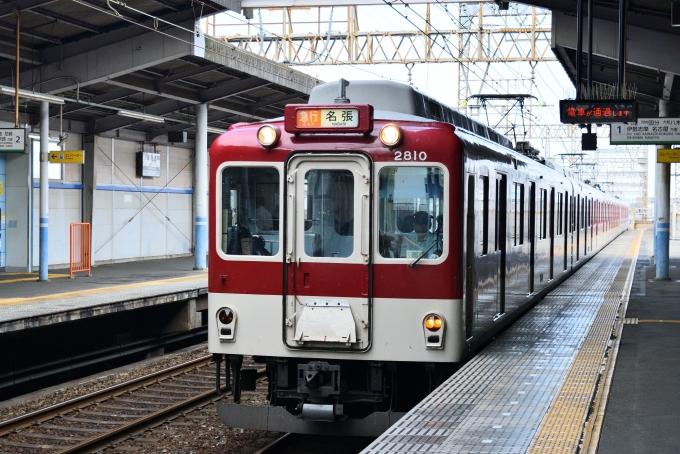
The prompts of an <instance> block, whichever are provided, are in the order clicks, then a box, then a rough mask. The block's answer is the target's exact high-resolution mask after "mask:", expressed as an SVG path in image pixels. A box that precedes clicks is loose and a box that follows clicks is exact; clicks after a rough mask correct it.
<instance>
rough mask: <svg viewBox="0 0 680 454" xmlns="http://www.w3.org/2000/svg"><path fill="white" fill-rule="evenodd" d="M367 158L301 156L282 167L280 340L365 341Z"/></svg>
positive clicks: (354, 346) (364, 345)
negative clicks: (282, 276) (282, 291)
mask: <svg viewBox="0 0 680 454" xmlns="http://www.w3.org/2000/svg"><path fill="white" fill-rule="evenodd" d="M370 183H371V163H370V161H369V159H368V158H367V157H365V156H364V155H359V154H343V155H333V154H301V155H297V156H294V157H293V158H292V159H290V161H289V162H288V165H287V167H286V210H285V222H286V230H285V256H284V261H285V263H284V270H285V271H284V272H285V284H286V289H285V307H284V311H283V316H284V319H283V323H284V342H285V343H286V345H287V346H288V347H289V348H302V349H305V348H310V349H316V350H318V349H324V348H333V349H349V350H366V349H368V348H369V346H370V323H369V320H370V314H371V295H370V294H369V292H370V288H371V286H370V283H369V279H370V263H371V257H370V242H369V240H370V233H369V232H370V220H371V215H370V214H371V213H370V212H371V184H370Z"/></svg>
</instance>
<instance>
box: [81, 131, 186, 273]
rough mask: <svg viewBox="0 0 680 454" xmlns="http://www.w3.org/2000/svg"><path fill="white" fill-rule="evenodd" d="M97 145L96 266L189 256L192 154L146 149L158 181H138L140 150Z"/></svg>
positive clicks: (115, 143) (118, 143)
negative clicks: (156, 157)
mask: <svg viewBox="0 0 680 454" xmlns="http://www.w3.org/2000/svg"><path fill="white" fill-rule="evenodd" d="M96 145H97V146H95V159H96V161H95V162H96V171H97V177H96V179H97V191H96V194H95V197H94V200H95V210H94V225H95V227H94V232H95V241H94V243H95V246H94V253H95V255H94V257H95V261H96V262H106V261H112V260H113V261H118V260H135V259H143V258H147V257H164V256H172V255H181V254H190V253H191V252H192V237H193V223H192V213H193V206H192V198H193V196H192V194H191V192H192V191H191V188H192V166H191V164H190V162H191V159H192V154H193V153H192V151H191V150H187V149H185V148H176V147H166V146H163V147H156V148H153V147H150V146H149V145H145V146H144V147H145V148H144V150H145V151H155V152H157V153H159V154H160V155H161V176H160V177H157V178H140V177H137V174H136V167H135V166H136V159H135V158H136V153H137V152H138V151H140V150H142V145H140V144H139V143H137V142H131V141H125V140H120V139H105V138H97V142H96ZM107 156H108V157H111V158H112V160H113V163H112V162H111V160H109V159H108V158H107ZM114 163H115V164H114ZM159 191H160V193H159ZM149 200H151V202H149ZM130 219H132V220H131V221H130ZM168 219H169V220H168ZM117 232H118V233H117Z"/></svg>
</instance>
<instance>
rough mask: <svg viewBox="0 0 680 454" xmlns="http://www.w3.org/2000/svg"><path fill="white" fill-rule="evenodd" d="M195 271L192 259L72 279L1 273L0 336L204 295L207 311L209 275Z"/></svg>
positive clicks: (125, 266) (112, 268)
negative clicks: (43, 279) (46, 279)
mask: <svg viewBox="0 0 680 454" xmlns="http://www.w3.org/2000/svg"><path fill="white" fill-rule="evenodd" d="M193 267H194V258H193V257H180V258H169V259H157V260H143V261H135V262H125V263H116V264H107V265H100V266H96V267H93V268H92V275H91V276H89V277H88V276H86V275H85V274H84V273H77V274H76V275H74V278H73V279H70V278H69V273H68V270H55V271H52V270H51V272H50V273H49V279H50V281H49V282H40V281H38V274H37V273H0V334H4V333H9V332H14V331H19V330H25V329H29V328H36V327H41V326H48V325H52V324H56V323H61V322H67V321H73V320H79V319H84V318H88V317H95V316H98V315H105V314H110V313H114V312H121V311H124V310H130V309H137V308H141V307H149V306H156V305H162V304H167V303H173V302H176V301H184V300H190V299H199V297H201V296H204V298H205V300H206V308H207V293H208V275H207V272H206V271H205V270H202V271H201V270H198V271H197V270H194V269H193ZM197 310H200V307H198V308H197Z"/></svg>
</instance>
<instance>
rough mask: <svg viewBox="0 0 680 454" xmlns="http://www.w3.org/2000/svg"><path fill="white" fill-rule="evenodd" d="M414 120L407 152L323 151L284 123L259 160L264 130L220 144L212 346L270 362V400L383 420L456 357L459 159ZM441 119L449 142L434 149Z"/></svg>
mask: <svg viewBox="0 0 680 454" xmlns="http://www.w3.org/2000/svg"><path fill="white" fill-rule="evenodd" d="M383 125H384V123H383V124H379V122H376V129H377V128H380V127H381V126H383ZM405 128H406V129H409V131H407V133H406V134H405V138H404V148H407V149H408V148H410V147H411V146H412V147H414V149H415V145H414V143H420V144H421V146H420V147H419V149H416V151H417V152H418V154H417V155H416V153H415V152H409V158H410V159H409V160H408V161H406V162H405V161H404V158H405V157H406V156H405V152H403V151H401V152H400V153H399V154H397V153H395V152H393V151H392V150H390V149H389V148H387V147H385V146H384V145H383V144H382V143H380V142H379V141H378V139H377V134H374V135H373V136H371V137H372V140H371V141H370V142H369V143H367V140H366V138H365V137H361V136H359V137H355V136H352V139H351V140H350V139H348V138H347V137H341V138H340V139H341V140H340V139H338V137H330V138H324V140H326V141H327V142H330V144H326V145H325V146H322V145H320V143H319V140H316V141H312V140H309V141H308V142H307V143H305V142H304V140H300V139H299V138H298V139H297V140H296V143H295V144H293V143H291V142H292V141H293V140H294V139H293V138H291V137H290V136H289V135H287V134H285V133H284V134H282V135H281V139H280V145H279V146H278V147H275V148H271V149H269V150H267V151H266V152H265V153H266V157H267V161H257V160H256V159H254V157H253V156H259V157H261V156H262V155H263V150H262V147H260V146H258V145H257V144H253V137H254V136H255V131H256V127H243V128H237V129H235V130H234V131H231V132H230V133H229V134H226V135H225V136H222V137H221V138H220V139H218V142H217V144H216V145H213V150H211V164H212V165H213V166H214V169H213V175H214V178H215V180H214V181H216V182H217V185H216V186H215V187H214V191H211V192H214V193H215V194H212V193H211V198H212V197H213V196H214V200H211V204H213V206H214V207H216V208H217V209H216V210H215V211H214V212H215V213H216V214H217V216H216V219H214V220H212V221H211V241H212V242H213V244H214V246H215V251H214V254H213V253H212V251H211V262H210V268H211V273H210V276H211V277H210V296H209V304H210V311H209V312H210V313H211V314H216V319H215V321H214V322H213V326H211V330H210V336H209V347H210V351H211V352H213V353H217V354H218V355H226V356H227V357H228V358H229V359H230V361H231V362H232V363H233V364H234V365H235V366H237V367H238V365H239V364H240V358H241V357H242V356H243V355H252V356H254V357H255V358H256V359H257V360H259V361H262V362H265V363H266V367H267V373H268V377H269V400H270V402H271V404H272V406H281V407H285V408H286V409H287V410H288V411H289V412H290V413H292V414H295V415H300V416H302V418H303V419H306V420H308V421H309V420H324V421H331V420H332V421H337V420H338V419H344V418H347V417H349V418H362V417H365V416H367V415H371V417H372V418H374V419H375V418H378V419H380V418H382V421H383V424H388V425H389V418H390V417H391V416H390V413H391V412H394V411H395V410H406V409H408V408H409V407H410V406H411V405H413V404H415V403H416V402H417V401H419V400H420V399H421V398H423V397H425V395H427V393H428V392H429V391H431V390H432V389H433V388H434V387H435V386H436V384H438V383H439V382H441V381H442V380H443V378H444V377H445V376H447V375H448V374H449V373H450V372H451V371H452V368H451V364H452V363H454V362H456V361H459V360H460V359H461V355H462V331H461V326H460V323H459V321H460V319H461V317H462V312H461V311H462V300H461V298H460V295H459V296H458V298H457V299H454V298H453V297H454V296H455V295H456V290H455V289H456V288H458V292H459V293H460V283H461V282H462V281H461V279H460V275H461V271H460V269H457V270H456V266H457V265H458V264H459V262H460V260H459V259H458V260H457V259H456V257H460V256H461V247H460V245H459V244H458V242H457V241H450V240H449V239H450V238H460V233H459V231H458V230H457V229H458V228H459V227H458V226H459V225H460V223H459V216H457V215H456V213H460V212H461V209H462V198H461V197H459V196H455V194H460V193H461V192H460V188H459V187H458V185H459V182H460V179H459V178H453V177H451V175H454V176H455V175H459V174H460V171H461V169H462V155H461V154H460V153H456V152H455V150H452V149H448V150H447V149H442V147H441V144H445V143H448V144H455V140H452V138H454V136H453V128H451V127H450V126H449V125H444V127H443V128H442V125H441V124H440V125H439V126H437V125H434V124H430V125H429V126H428V127H426V128H424V127H422V126H421V125H415V124H414V125H410V127H406V126H405ZM428 129H429V130H428ZM436 129H439V130H440V131H439V132H438V134H440V135H442V136H444V135H445V136H448V140H443V139H442V140H439V141H436V143H437V147H436V148H435V149H431V148H428V145H427V144H426V142H425V141H424V140H423V138H424V137H431V136H432V133H433V130H436ZM249 136H250V137H249ZM454 139H455V138H454ZM334 140H335V141H338V142H340V143H342V150H340V151H336V149H337V148H339V146H338V145H337V144H335V143H334V142H333V141H334ZM352 140H356V141H357V142H362V143H359V144H356V145H352V144H351V142H352ZM411 142H413V143H411ZM329 145H330V146H329ZM449 146H451V145H449ZM324 147H325V148H324ZM414 156H415V158H414ZM226 157H229V159H226ZM260 159H261V158H260ZM447 160H448V162H446V161H447ZM416 223H420V224H421V227H418V226H416V225H415V224H416ZM422 225H424V228H423V227H422ZM213 234H214V236H212V235H213ZM458 268H459V267H458ZM279 276H280V277H279ZM456 286H458V287H456ZM225 322H226V323H225ZM233 372H234V373H235V374H236V373H238V370H237V369H236V370H234V371H233ZM236 410H237V409H234V408H231V410H229V412H235V411H236ZM278 410H280V409H275V408H273V407H267V408H266V409H265V410H262V411H264V412H271V411H278ZM226 412H227V411H226V410H224V411H222V412H221V415H222V417H223V419H224V420H225V422H227V424H228V425H232V426H233V424H232V423H229V422H228V420H227V419H225V416H224V414H223V413H226ZM277 414H278V415H279V417H280V419H286V420H288V421H290V418H289V417H287V416H281V414H280V413H277ZM260 416H261V418H256V419H264V420H268V419H270V418H269V416H271V415H269V414H267V415H266V416H263V415H260ZM226 417H227V418H228V416H226ZM240 417H241V416H237V417H236V418H240ZM293 419H295V418H293ZM385 421H387V422H385ZM235 423H237V424H238V421H235ZM236 427H243V425H242V421H241V425H237V426H236ZM250 427H251V428H253V427H258V426H252V425H251V426H250ZM277 427H278V428H279V429H281V427H282V426H277ZM268 428H269V429H272V427H271V426H270V427H268ZM296 431H303V430H302V429H299V428H298V429H296Z"/></svg>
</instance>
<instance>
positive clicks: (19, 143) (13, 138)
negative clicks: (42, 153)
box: [0, 128, 26, 153]
mask: <svg viewBox="0 0 680 454" xmlns="http://www.w3.org/2000/svg"><path fill="white" fill-rule="evenodd" d="M25 145H26V130H25V129H23V128H12V129H0V153H24V152H25V151H26V146H25Z"/></svg>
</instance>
